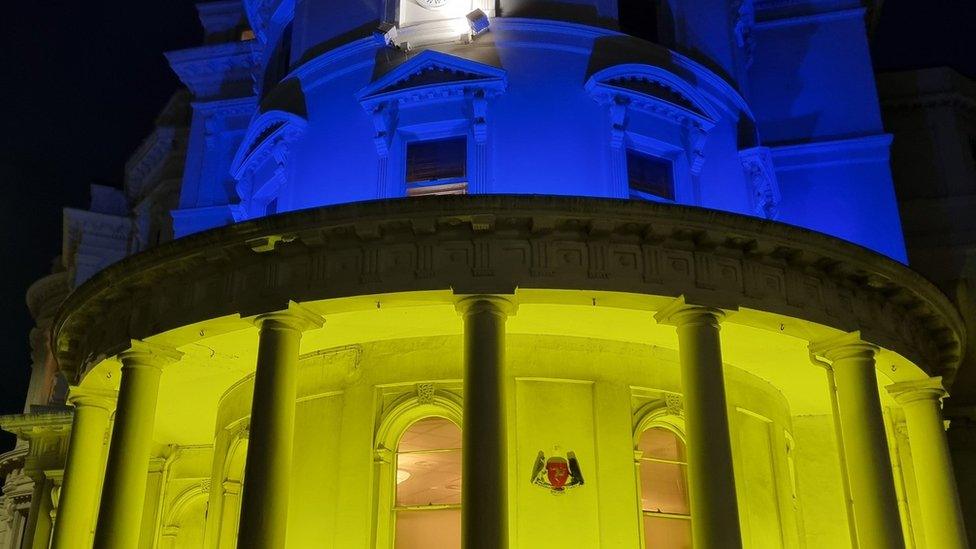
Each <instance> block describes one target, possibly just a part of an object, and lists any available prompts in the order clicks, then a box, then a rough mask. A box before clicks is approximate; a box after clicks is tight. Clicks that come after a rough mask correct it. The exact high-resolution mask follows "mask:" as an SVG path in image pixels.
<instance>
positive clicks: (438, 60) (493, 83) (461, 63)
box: [359, 50, 506, 101]
mask: <svg viewBox="0 0 976 549" xmlns="http://www.w3.org/2000/svg"><path fill="white" fill-rule="evenodd" d="M505 77H506V72H505V70H504V69H500V68H498V67H493V66H491V65H486V64H484V63H479V62H477V61H472V60H470V59H465V58H463V57H457V56H454V55H449V54H446V53H442V52H438V51H434V50H425V51H422V52H420V53H419V54H417V55H416V56H414V57H413V58H411V59H409V60H407V61H404V62H403V63H401V64H400V65H398V66H396V67H395V68H393V69H392V70H390V71H388V72H386V73H385V74H383V75H382V76H380V77H378V78H376V79H375V80H373V82H371V83H370V84H369V85H368V86H366V87H365V88H363V89H362V90H361V91H360V92H359V98H360V100H361V101H367V100H376V99H380V98H382V97H389V96H396V95H397V94H400V93H409V92H414V91H417V90H421V89H429V88H438V87H456V86H465V85H476V86H481V87H504V85H505Z"/></svg>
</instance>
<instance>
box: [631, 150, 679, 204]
mask: <svg viewBox="0 0 976 549" xmlns="http://www.w3.org/2000/svg"><path fill="white" fill-rule="evenodd" d="M627 183H628V185H629V186H630V195H631V197H632V198H645V199H652V200H653V199H662V198H663V199H665V200H674V163H673V162H672V161H671V160H668V159H667V158H661V157H658V156H652V155H649V154H645V153H642V152H639V151H636V150H634V149H627Z"/></svg>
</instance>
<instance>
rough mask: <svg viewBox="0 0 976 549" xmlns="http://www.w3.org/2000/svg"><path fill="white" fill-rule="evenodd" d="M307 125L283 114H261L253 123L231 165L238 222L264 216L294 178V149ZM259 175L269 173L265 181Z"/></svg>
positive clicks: (299, 119) (297, 117) (270, 112)
mask: <svg viewBox="0 0 976 549" xmlns="http://www.w3.org/2000/svg"><path fill="white" fill-rule="evenodd" d="M307 127H308V122H307V121H306V120H305V119H304V118H302V117H300V116H298V115H296V114H292V113H289V112H284V111H278V110H273V111H268V112H265V113H262V114H261V115H260V116H259V117H257V118H256V119H255V120H254V121H252V122H251V124H250V126H249V128H248V131H247V134H246V135H245V136H244V139H243V140H242V141H241V145H240V147H239V148H238V150H237V154H236V155H235V156H234V160H233V162H232V163H231V173H232V174H233V175H234V178H235V179H236V180H237V185H236V190H237V196H238V198H239V199H240V204H239V208H237V209H236V210H235V221H238V222H240V221H244V220H245V219H250V218H252V217H259V216H263V215H265V213H266V212H265V208H266V207H267V205H268V204H269V203H270V202H271V201H272V200H274V199H275V198H277V196H278V193H279V191H280V189H281V188H282V187H283V186H284V185H286V184H287V183H288V181H289V180H290V179H291V173H292V172H291V167H292V164H291V156H292V155H291V150H292V146H293V145H294V144H295V143H296V142H297V141H299V140H300V139H301V138H302V136H303V135H304V134H305V130H306V128H307ZM257 173H270V174H271V175H270V176H269V177H267V178H265V179H263V180H258V179H256V176H255V174H257Z"/></svg>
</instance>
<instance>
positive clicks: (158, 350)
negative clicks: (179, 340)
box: [118, 339, 183, 370]
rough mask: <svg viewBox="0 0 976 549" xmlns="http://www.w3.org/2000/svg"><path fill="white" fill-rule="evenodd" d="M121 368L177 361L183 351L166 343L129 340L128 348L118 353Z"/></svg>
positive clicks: (156, 366) (161, 366)
mask: <svg viewBox="0 0 976 549" xmlns="http://www.w3.org/2000/svg"><path fill="white" fill-rule="evenodd" d="M118 358H119V361H120V362H121V363H122V367H123V368H156V369H159V370H162V369H163V367H164V366H167V365H169V364H172V363H173V362H179V360H180V359H181V358H183V353H181V352H180V351H177V350H176V349H174V348H172V347H170V346H168V345H160V344H158V343H149V342H147V341H142V340H139V339H133V340H131V343H130V344H129V349H128V350H127V351H122V352H121V353H119V355H118Z"/></svg>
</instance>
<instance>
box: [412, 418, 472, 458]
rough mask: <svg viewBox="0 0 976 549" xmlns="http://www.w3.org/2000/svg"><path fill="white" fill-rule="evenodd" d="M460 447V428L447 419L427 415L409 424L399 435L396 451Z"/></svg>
mask: <svg viewBox="0 0 976 549" xmlns="http://www.w3.org/2000/svg"><path fill="white" fill-rule="evenodd" d="M460 447H461V429H460V428H459V427H458V426H457V425H455V424H454V422H453V421H451V420H449V419H444V418H442V417H428V418H424V419H421V420H419V421H417V422H416V423H414V424H413V425H411V426H410V427H409V428H408V429H407V430H406V431H405V432H404V433H403V436H402V437H400V445H399V446H398V447H397V451H398V452H401V453H402V452H420V451H425V450H454V449H458V448H460Z"/></svg>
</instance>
